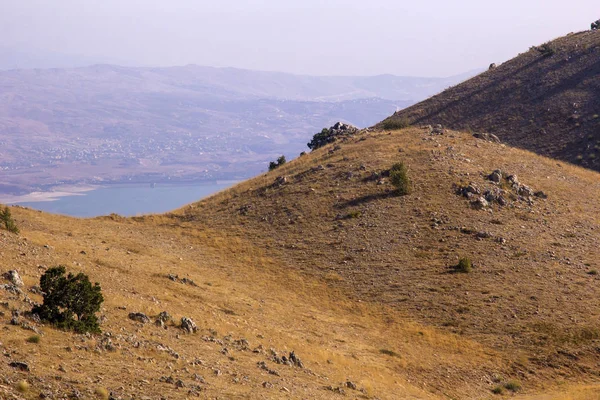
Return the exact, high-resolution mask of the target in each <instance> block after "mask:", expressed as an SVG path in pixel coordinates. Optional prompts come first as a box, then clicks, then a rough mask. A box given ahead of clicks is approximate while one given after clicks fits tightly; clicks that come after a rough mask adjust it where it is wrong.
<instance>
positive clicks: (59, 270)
mask: <svg viewBox="0 0 600 400" xmlns="http://www.w3.org/2000/svg"><path fill="white" fill-rule="evenodd" d="M40 287H41V289H42V292H43V293H44V302H43V304H41V305H37V306H35V307H34V308H33V310H32V312H33V313H35V314H38V315H39V316H40V318H41V319H42V320H44V321H47V322H50V323H51V324H53V325H55V326H56V327H58V328H61V329H67V330H73V331H75V332H78V333H85V332H93V333H100V326H99V323H98V318H97V317H96V313H97V312H98V311H99V310H100V305H101V304H102V302H103V301H104V297H102V290H101V288H100V285H99V284H98V283H95V284H94V285H92V283H91V282H90V280H89V278H88V277H87V275H85V274H83V273H79V274H77V275H73V274H71V273H69V275H67V276H65V267H64V266H62V265H60V266H58V267H53V268H50V269H48V270H47V271H46V272H45V273H44V275H42V277H41V278H40Z"/></svg>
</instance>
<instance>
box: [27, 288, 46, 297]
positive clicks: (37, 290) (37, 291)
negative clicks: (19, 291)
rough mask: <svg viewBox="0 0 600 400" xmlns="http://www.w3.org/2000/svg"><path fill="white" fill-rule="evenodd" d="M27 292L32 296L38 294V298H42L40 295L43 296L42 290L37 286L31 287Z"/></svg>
mask: <svg viewBox="0 0 600 400" xmlns="http://www.w3.org/2000/svg"><path fill="white" fill-rule="evenodd" d="M29 292H30V293H33V294H38V295H40V296H42V295H43V294H44V292H42V288H41V287H39V286H32V287H31V288H30V289H29Z"/></svg>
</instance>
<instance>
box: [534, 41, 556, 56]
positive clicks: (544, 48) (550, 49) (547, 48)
mask: <svg viewBox="0 0 600 400" xmlns="http://www.w3.org/2000/svg"><path fill="white" fill-rule="evenodd" d="M536 50H537V51H539V52H540V53H541V54H542V55H543V56H544V57H550V56H552V55H554V54H555V53H556V49H555V48H554V46H553V45H552V44H550V43H544V44H543V45H541V46H539V47H536Z"/></svg>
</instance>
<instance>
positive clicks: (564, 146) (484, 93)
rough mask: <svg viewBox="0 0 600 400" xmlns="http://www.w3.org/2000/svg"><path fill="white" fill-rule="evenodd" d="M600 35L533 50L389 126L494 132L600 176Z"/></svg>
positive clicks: (566, 39) (419, 106)
mask: <svg viewBox="0 0 600 400" xmlns="http://www.w3.org/2000/svg"><path fill="white" fill-rule="evenodd" d="M599 52H600V31H586V32H579V33H575V34H569V35H567V36H565V37H562V38H559V39H556V40H554V41H551V42H548V43H545V44H543V45H540V46H534V47H532V48H531V49H529V51H527V52H525V53H523V54H520V55H518V56H517V57H515V58H514V59H512V60H510V61H507V62H505V63H504V64H501V65H499V66H498V67H496V68H493V69H490V70H489V71H487V72H484V73H482V74H480V75H478V76H477V77H475V78H472V79H470V80H468V81H466V82H464V83H462V84H460V85H457V86H455V87H452V88H450V89H448V90H446V91H444V92H442V93H441V94H439V95H437V96H433V97H432V98H430V99H427V100H425V101H423V102H421V103H418V104H416V105H414V106H412V107H409V108H407V109H404V110H401V111H399V112H397V113H395V114H394V115H393V116H392V117H390V118H388V119H387V120H386V121H384V123H382V124H380V126H385V124H386V123H387V124H389V123H391V121H406V122H410V123H412V124H421V125H424V124H443V125H446V126H448V127H450V128H452V129H461V130H474V131H484V132H490V133H494V134H496V135H498V136H499V137H500V139H501V140H502V141H504V142H506V143H508V144H511V145H513V146H516V147H521V148H524V149H527V150H530V151H533V152H536V153H538V154H542V155H547V156H551V157H554V158H559V159H562V160H566V161H569V162H572V163H578V164H581V165H583V166H585V167H588V168H592V169H595V170H599V169H600V162H599V161H598V160H599V159H600V117H599V115H600V97H599V96H598V93H599V88H600V63H599V62H598V55H599V54H600V53H599Z"/></svg>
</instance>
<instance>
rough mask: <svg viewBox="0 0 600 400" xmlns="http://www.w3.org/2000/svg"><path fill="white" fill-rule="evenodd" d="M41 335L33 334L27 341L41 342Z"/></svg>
mask: <svg viewBox="0 0 600 400" xmlns="http://www.w3.org/2000/svg"><path fill="white" fill-rule="evenodd" d="M40 339H41V338H40V335H33V336H29V337H28V338H27V343H39V342H40Z"/></svg>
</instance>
